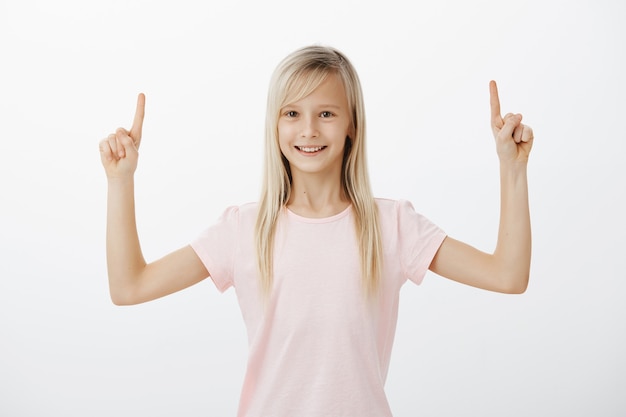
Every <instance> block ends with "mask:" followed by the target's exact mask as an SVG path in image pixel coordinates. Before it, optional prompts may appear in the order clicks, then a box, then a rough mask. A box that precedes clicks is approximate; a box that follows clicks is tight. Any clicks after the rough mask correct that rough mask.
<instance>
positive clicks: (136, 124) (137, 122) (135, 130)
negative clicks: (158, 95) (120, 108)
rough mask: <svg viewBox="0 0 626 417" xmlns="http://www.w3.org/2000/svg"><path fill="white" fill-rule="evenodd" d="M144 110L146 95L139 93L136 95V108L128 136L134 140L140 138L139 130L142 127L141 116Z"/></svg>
mask: <svg viewBox="0 0 626 417" xmlns="http://www.w3.org/2000/svg"><path fill="white" fill-rule="evenodd" d="M145 111H146V96H145V95H144V94H143V93H140V94H139V96H138V97H137V108H136V110H135V119H134V120H133V126H132V127H131V128H130V137H131V138H133V139H134V140H140V139H141V130H142V128H143V117H144V115H145Z"/></svg>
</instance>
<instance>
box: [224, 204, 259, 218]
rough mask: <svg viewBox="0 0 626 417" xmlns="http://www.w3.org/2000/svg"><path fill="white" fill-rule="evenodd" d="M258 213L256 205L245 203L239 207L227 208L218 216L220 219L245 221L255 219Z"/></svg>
mask: <svg viewBox="0 0 626 417" xmlns="http://www.w3.org/2000/svg"><path fill="white" fill-rule="evenodd" d="M257 212H258V204H257V203H245V204H242V205H239V206H228V207H227V208H226V209H225V210H224V211H223V212H222V215H221V216H220V219H221V220H223V219H245V218H249V217H254V218H256V215H257Z"/></svg>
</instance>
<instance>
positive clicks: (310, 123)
mask: <svg viewBox="0 0 626 417" xmlns="http://www.w3.org/2000/svg"><path fill="white" fill-rule="evenodd" d="M300 136H301V137H303V138H316V137H318V136H319V131H318V129H317V123H316V120H315V118H313V117H305V118H304V120H302V126H301V130H300Z"/></svg>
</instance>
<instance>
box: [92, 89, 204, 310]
mask: <svg viewBox="0 0 626 417" xmlns="http://www.w3.org/2000/svg"><path fill="white" fill-rule="evenodd" d="M144 109H145V96H144V95H143V94H140V95H139V97H138V99H137V110H136V112H135V120H134V122H133V126H132V128H131V129H130V131H127V130H125V129H122V128H119V129H117V131H116V132H115V133H114V134H111V135H109V136H108V137H107V138H106V139H104V140H102V141H101V142H100V157H101V160H102V165H103V166H104V170H105V172H106V175H107V181H108V196H107V232H106V253H107V269H108V275H109V289H110V293H111V300H112V301H113V303H115V304H117V305H128V304H138V303H142V302H145V301H149V300H153V299H155V298H159V297H163V296H165V295H167V294H171V293H173V292H176V291H179V290H181V289H183V288H186V287H189V286H191V285H193V284H195V283H197V282H199V281H201V280H202V279H204V278H206V277H207V276H208V275H209V273H208V271H207V270H206V268H205V267H204V264H203V263H202V262H201V261H200V259H199V258H198V256H197V255H196V253H195V251H194V250H193V249H192V248H191V247H190V246H185V247H183V248H181V249H179V250H177V251H175V252H172V253H170V254H169V255H167V256H165V257H163V258H161V259H159V260H157V261H155V262H152V263H150V264H147V263H146V261H145V260H144V257H143V254H142V252H141V246H140V244H139V237H138V234H137V225H136V222H135V193H134V173H135V169H136V168H137V160H138V156H139V154H138V148H139V144H140V142H141V130H142V126H143V118H144Z"/></svg>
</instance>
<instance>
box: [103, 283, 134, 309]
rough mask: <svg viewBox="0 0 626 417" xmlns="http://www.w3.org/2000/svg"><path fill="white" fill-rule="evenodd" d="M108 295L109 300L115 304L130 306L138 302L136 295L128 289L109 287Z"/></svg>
mask: <svg viewBox="0 0 626 417" xmlns="http://www.w3.org/2000/svg"><path fill="white" fill-rule="evenodd" d="M109 296H110V297H111V302H112V303H113V304H115V305H116V306H130V305H135V304H139V302H138V301H137V299H136V297H134V296H133V293H132V292H131V291H129V290H125V289H121V288H114V287H109Z"/></svg>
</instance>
